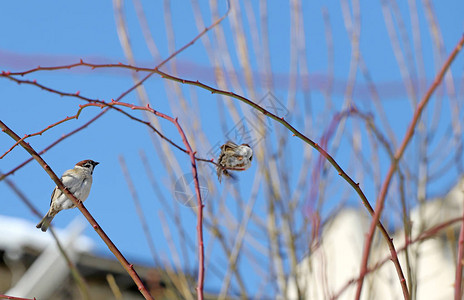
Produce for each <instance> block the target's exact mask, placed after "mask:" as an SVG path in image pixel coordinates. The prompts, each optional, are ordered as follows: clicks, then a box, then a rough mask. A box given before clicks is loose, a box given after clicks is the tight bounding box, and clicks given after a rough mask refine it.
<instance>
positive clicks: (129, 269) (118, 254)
mask: <svg viewBox="0 0 464 300" xmlns="http://www.w3.org/2000/svg"><path fill="white" fill-rule="evenodd" d="M0 128H1V129H2V131H3V132H5V133H6V134H8V135H9V136H10V137H11V138H13V139H14V140H15V141H20V140H21V138H20V137H19V136H18V135H17V134H16V133H15V132H13V131H12V130H11V129H10V128H8V126H6V125H5V124H4V123H3V122H2V121H1V120H0ZM19 144H20V145H21V147H23V148H24V149H25V150H26V151H27V152H29V154H30V155H31V156H32V157H33V158H34V159H35V160H36V161H37V162H38V163H39V164H40V165H41V166H42V168H43V169H44V170H45V172H47V174H48V175H49V176H50V178H51V179H52V180H53V181H54V182H55V184H56V185H57V187H58V188H59V189H60V190H61V191H62V192H63V193H64V194H65V195H66V196H67V197H68V198H69V199H71V201H72V202H73V203H74V205H76V207H77V208H78V209H79V210H80V211H81V213H82V214H83V215H84V217H85V218H86V219H87V220H88V221H89V223H90V224H91V225H92V227H93V228H94V229H95V231H96V232H97V233H98V235H99V236H100V238H101V239H102V240H103V241H104V242H105V244H106V245H107V246H108V249H110V251H111V252H112V253H113V254H114V256H115V257H116V258H117V260H118V261H119V262H120V263H121V265H122V266H123V268H124V269H125V270H126V272H127V273H128V274H129V275H130V276H131V277H132V280H133V281H134V283H135V284H136V285H137V287H138V289H139V291H140V293H142V295H143V296H144V297H145V299H153V297H152V296H151V295H150V293H149V292H148V290H147V289H146V287H145V285H144V284H143V282H142V280H141V279H140V277H139V275H138V274H137V272H136V271H135V269H134V266H133V265H132V264H130V263H129V262H128V261H127V260H126V258H125V257H124V256H123V255H122V253H121V252H120V251H119V249H118V248H117V247H116V245H114V243H113V242H112V241H111V239H110V238H109V237H108V236H107V235H106V233H105V232H104V231H103V229H102V228H101V227H100V225H99V224H98V223H97V221H96V220H95V219H94V218H93V216H92V215H91V214H90V212H89V211H88V210H87V209H86V208H85V206H84V204H83V203H82V201H80V200H79V199H77V198H76V197H74V195H73V194H72V193H71V192H70V191H69V190H68V189H67V188H66V187H65V186H64V185H63V183H62V182H61V180H60V179H59V178H58V176H56V174H55V173H54V172H53V170H52V169H51V168H50V166H49V165H48V164H47V163H46V162H45V161H44V160H43V158H42V157H41V156H40V155H38V154H37V152H36V151H35V150H34V149H33V148H32V147H31V146H30V145H29V144H28V143H26V142H25V141H20V142H19Z"/></svg>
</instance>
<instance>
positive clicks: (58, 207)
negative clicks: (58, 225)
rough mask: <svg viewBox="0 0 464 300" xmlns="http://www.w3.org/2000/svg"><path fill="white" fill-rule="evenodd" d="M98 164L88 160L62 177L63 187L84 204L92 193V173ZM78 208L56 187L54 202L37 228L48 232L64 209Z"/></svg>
mask: <svg viewBox="0 0 464 300" xmlns="http://www.w3.org/2000/svg"><path fill="white" fill-rule="evenodd" d="M98 164H99V163H98V162H95V161H93V160H90V159H87V160H83V161H80V162H78V163H77V164H76V165H75V166H74V168H73V169H70V170H67V171H66V172H64V173H63V176H61V182H63V185H64V186H65V187H66V188H67V189H68V190H69V191H70V192H71V193H72V194H73V195H74V196H75V197H76V198H77V199H79V200H80V201H82V202H84V201H85V200H86V199H87V197H88V196H89V193H90V188H91V186H92V173H93V169H94V168H95V166H96V165H98ZM74 207H76V206H75V205H74V203H73V202H72V201H71V199H69V198H68V197H67V196H66V195H65V194H64V193H63V192H62V191H61V190H60V189H59V188H58V186H55V189H54V190H53V193H52V200H51V202H50V209H49V210H48V212H47V214H46V215H45V217H43V219H42V221H40V222H39V224H37V226H36V227H37V228H40V229H41V230H42V231H44V232H45V231H47V229H48V226H50V222H51V221H52V220H53V218H54V217H55V216H56V214H57V213H59V212H60V211H62V210H63V209H69V208H74Z"/></svg>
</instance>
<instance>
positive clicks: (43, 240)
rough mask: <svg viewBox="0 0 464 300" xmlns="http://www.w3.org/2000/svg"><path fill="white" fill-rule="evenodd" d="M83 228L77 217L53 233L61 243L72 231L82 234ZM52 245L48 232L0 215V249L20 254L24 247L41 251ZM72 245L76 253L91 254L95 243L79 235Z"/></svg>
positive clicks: (26, 222)
mask: <svg viewBox="0 0 464 300" xmlns="http://www.w3.org/2000/svg"><path fill="white" fill-rule="evenodd" d="M85 226H86V224H85V223H84V222H83V221H82V218H80V217H78V218H76V219H74V220H73V221H72V222H71V223H70V224H69V226H68V227H67V228H65V229H55V232H56V234H57V236H58V239H59V240H60V242H63V241H66V240H67V239H68V237H69V236H71V235H72V231H75V230H80V232H82V230H83V229H84V228H85ZM52 243H55V240H54V238H53V236H52V235H51V234H50V233H49V232H47V233H44V232H42V231H40V230H38V229H37V228H35V224H34V223H32V222H30V221H28V220H25V219H21V218H14V217H10V216H4V215H0V249H3V250H5V251H7V252H9V253H14V252H22V249H23V248H26V247H30V248H35V249H38V250H43V249H45V248H46V247H48V246H49V245H51V244H52ZM74 245H75V250H76V251H77V252H92V250H93V249H94V248H95V243H94V242H93V241H92V240H91V239H90V238H88V237H86V236H84V235H79V237H78V240H77V241H76V242H75V243H74Z"/></svg>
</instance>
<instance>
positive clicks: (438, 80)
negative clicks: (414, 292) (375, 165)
mask: <svg viewBox="0 0 464 300" xmlns="http://www.w3.org/2000/svg"><path fill="white" fill-rule="evenodd" d="M463 45H464V35H463V36H462V37H461V39H460V41H459V42H458V44H457V45H456V47H455V48H454V50H453V52H451V54H450V56H449V57H448V59H447V60H446V62H445V63H444V65H443V67H442V68H441V70H440V72H439V73H438V74H437V76H436V77H435V80H434V82H433V84H432V85H431V86H430V88H429V89H428V91H427V93H426V94H425V95H424V97H423V98H422V100H421V102H420V103H419V105H418V106H417V108H416V111H415V112H414V115H413V117H412V120H411V123H410V124H409V126H408V129H407V131H406V134H405V136H404V138H403V141H402V143H401V146H400V147H399V148H398V150H397V151H396V153H395V158H394V160H393V161H392V162H391V165H390V169H389V170H388V173H387V176H386V178H385V180H384V182H383V184H382V188H381V190H380V194H379V197H378V199H377V202H376V205H375V214H374V216H373V217H372V221H371V225H370V228H369V233H368V235H367V238H366V241H365V243H364V251H363V257H362V261H361V269H360V275H359V278H360V279H359V281H358V287H357V290H356V299H360V297H361V291H362V287H363V283H364V276H365V274H366V272H367V263H368V260H369V254H370V249H371V246H372V240H373V238H374V232H375V227H376V225H377V224H379V222H380V216H381V215H382V211H383V208H384V204H385V198H386V196H387V192H388V188H389V186H390V183H391V180H392V178H393V174H394V173H395V170H396V168H397V167H398V163H399V161H400V159H401V158H402V156H403V154H404V151H405V150H406V147H407V146H408V144H409V142H410V141H411V139H412V136H413V135H414V131H415V129H416V125H417V123H418V122H419V119H420V117H421V115H422V112H423V110H424V108H425V106H426V105H427V103H428V102H429V100H430V98H431V96H432V94H433V92H434V91H435V90H436V88H437V87H438V85H439V84H440V83H441V81H442V79H443V77H444V75H445V73H446V71H447V70H448V68H449V67H450V65H451V63H452V62H453V60H454V59H455V58H456V56H457V54H458V53H459V51H461V49H462V47H463ZM392 245H393V243H392ZM390 252H391V258H392V259H393V260H397V259H398V258H397V253H396V251H393V249H392V248H390ZM400 283H401V287H402V289H403V296H404V299H409V292H408V289H407V285H406V280H404V277H403V278H400Z"/></svg>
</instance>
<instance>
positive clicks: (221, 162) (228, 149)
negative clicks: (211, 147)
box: [217, 141, 253, 182]
mask: <svg viewBox="0 0 464 300" xmlns="http://www.w3.org/2000/svg"><path fill="white" fill-rule="evenodd" d="M252 159H253V150H251V147H250V146H249V145H248V144H242V145H240V146H239V145H237V144H235V143H233V142H231V141H228V142H227V143H225V144H224V145H222V146H221V153H220V154H219V158H218V167H217V176H218V179H219V182H221V179H222V175H223V174H224V175H225V176H228V177H232V178H234V177H233V176H232V174H230V173H229V171H231V170H232V171H245V170H246V169H248V168H249V167H250V166H251V160H252Z"/></svg>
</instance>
